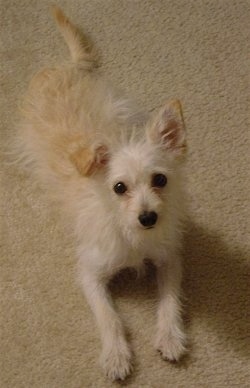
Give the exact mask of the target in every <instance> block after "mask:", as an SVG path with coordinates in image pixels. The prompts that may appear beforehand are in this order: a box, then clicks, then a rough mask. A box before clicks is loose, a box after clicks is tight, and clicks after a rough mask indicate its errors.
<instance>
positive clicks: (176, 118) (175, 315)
mask: <svg viewBox="0 0 250 388" xmlns="http://www.w3.org/2000/svg"><path fill="white" fill-rule="evenodd" d="M54 16H55V19H56V21H57V24H58V26H59V29H60V31H61V33H62V35H63V36H64V38H65V40H66V42H67V44H68V46H69V49H70V53H71V58H72V59H71V62H70V63H68V64H65V65H63V66H60V67H54V68H48V69H45V70H42V71H41V72H39V73H38V74H37V75H36V76H35V77H34V78H33V80H32V82H31V85H30V87H29V90H28V93H27V95H26V97H25V99H24V103H23V105H22V113H23V116H24V122H23V125H22V126H21V127H20V131H19V134H18V137H17V145H18V157H19V159H22V160H23V161H25V164H26V166H28V167H30V168H32V171H33V172H34V173H35V175H36V177H37V178H38V179H39V180H40V181H41V182H43V184H46V186H47V188H48V192H50V193H51V194H52V196H53V198H54V199H55V200H56V201H57V203H59V204H60V206H61V208H62V209H63V210H64V212H65V213H63V214H66V215H65V217H64V220H65V221H66V222H67V223H69V224H70V225H71V229H72V228H74V232H75V235H76V237H77V241H78V255H79V278H80V281H81V285H82V288H83V290H84V293H85V296H86V298H87V301H88V303H89V305H90V307H91V309H92V310H93V313H94V315H95V317H96V320H97V324H98V327H99V329H100V333H101V339H102V345H103V350H102V355H101V363H102V366H103V367H104V369H105V372H106V374H107V375H108V376H109V377H110V378H111V379H112V380H115V379H124V378H125V377H126V376H127V375H128V374H129V373H130V371H131V369H132V368H131V365H132V363H131V361H132V360H131V350H130V347H129V345H128V343H127V340H126V337H125V333H124V328H123V324H122V322H121V319H120V317H119V315H118V314H117V312H116V310H115V308H114V306H113V303H112V300H111V297H110V295H109V293H108V289H107V288H108V287H107V284H108V282H109V280H110V279H111V277H112V276H113V275H114V274H115V273H116V272H118V271H119V270H121V269H122V268H124V267H135V268H139V267H140V266H142V265H143V260H144V259H145V258H150V259H151V260H152V261H153V263H154V264H155V266H156V268H157V281H158V286H159V295H160V301H159V308H158V317H157V331H156V340H155V346H156V349H158V350H159V351H160V352H161V354H162V356H163V358H164V359H169V360H178V359H179V358H180V357H181V356H182V354H183V353H184V352H185V344H186V337H185V334H184V332H183V324H182V319H181V305H180V292H181V290H180V285H181V260H180V256H179V251H180V247H181V229H182V228H181V223H182V219H183V214H184V208H183V204H184V195H183V194H182V189H181V186H182V184H183V177H182V173H181V170H182V166H183V162H184V160H185V151H186V140H185V138H186V135H185V128H184V123H183V117H182V113H181V107H180V103H179V102H178V101H170V102H169V103H167V104H166V105H165V106H163V107H162V108H161V109H160V110H159V112H158V113H157V114H154V115H152V117H150V118H149V119H147V120H145V116H143V115H141V114H140V111H139V110H137V109H136V108H134V105H133V103H131V102H130V101H128V100H127V99H125V98H122V97H121V96H120V95H119V93H118V92H117V91H114V90H113V89H111V88H110V86H108V85H107V84H106V83H105V82H104V81H103V80H102V79H101V77H100V76H99V75H98V72H97V70H96V69H95V61H96V58H95V55H94V52H93V49H92V47H91V46H90V44H89V42H88V41H87V39H86V38H85V37H83V36H82V35H81V34H80V33H79V31H78V30H77V28H76V27H75V26H74V25H72V24H71V23H70V21H69V20H68V19H67V18H66V16H65V15H64V14H63V13H62V11H61V10H60V9H59V8H57V7H54Z"/></svg>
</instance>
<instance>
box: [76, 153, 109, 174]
mask: <svg viewBox="0 0 250 388" xmlns="http://www.w3.org/2000/svg"><path fill="white" fill-rule="evenodd" d="M70 160H71V162H72V163H73V164H74V165H75V167H76V169H77V171H78V172H79V174H80V175H82V176H90V175H92V174H93V173H94V172H96V171H98V170H99V169H100V168H103V167H104V166H105V165H106V164H107V162H108V160H109V154H108V149H107V147H106V146H98V147H96V148H95V149H94V150H91V149H90V148H87V147H80V148H79V149H77V150H76V151H74V152H73V153H72V154H71V155H70Z"/></svg>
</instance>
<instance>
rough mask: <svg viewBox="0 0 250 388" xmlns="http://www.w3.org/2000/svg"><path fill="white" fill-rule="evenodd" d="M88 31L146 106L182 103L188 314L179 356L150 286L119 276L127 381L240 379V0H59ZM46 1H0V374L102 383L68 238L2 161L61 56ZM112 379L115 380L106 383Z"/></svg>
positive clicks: (196, 383) (243, 61) (244, 202)
mask: <svg viewBox="0 0 250 388" xmlns="http://www.w3.org/2000/svg"><path fill="white" fill-rule="evenodd" d="M58 5H60V6H61V7H62V8H63V9H64V11H65V12H66V13H67V14H68V15H69V16H70V17H71V18H72V20H73V21H74V22H75V23H77V24H78V25H79V26H81V27H83V28H84V30H85V31H87V32H88V33H91V36H92V38H93V40H94V42H96V45H97V47H98V48H99V50H100V52H101V53H102V63H103V67H102V69H103V72H104V73H105V74H106V76H107V78H110V79H112V80H113V82H114V83H115V84H116V85H118V86H119V87H121V88H123V89H125V91H126V92H128V93H130V94H131V95H132V96H133V97H135V98H136V99H138V100H139V101H140V102H141V104H142V105H144V106H145V108H146V109H147V110H152V109H154V108H156V107H158V106H160V105H161V104H162V103H164V102H165V100H166V99H168V98H175V97H177V98H179V99H180V100H181V101H182V103H183V108H184V114H185V120H186V125H187V129H188V144H189V159H188V165H187V175H188V187H187V189H188V202H189V222H188V224H187V232H186V236H185V246H184V254H183V256H184V263H185V279H184V284H183V287H184V291H185V295H186V300H185V322H186V326H187V331H188V335H189V341H190V344H189V347H190V353H189V355H188V356H187V357H186V358H184V359H183V361H182V362H181V363H180V364H178V365H177V364H176V365H174V364H170V363H167V362H164V361H162V360H161V358H160V356H159V355H158V354H157V353H156V352H155V351H154V349H153V347H152V338H153V335H154V325H155V310H156V298H157V292H156V289H155V284H154V281H153V279H152V282H150V281H149V280H144V281H138V280H136V279H134V277H133V275H129V274H128V275H124V278H122V279H121V282H120V283H121V284H120V283H119V282H117V283H116V284H115V285H114V291H113V292H114V295H115V299H116V302H117V305H118V308H119V310H120V311H121V314H122V315H123V317H124V320H125V321H126V323H127V325H128V327H129V329H130V341H131V343H132V346H133V349H134V353H135V371H134V373H133V375H132V376H131V377H130V378H129V379H128V380H127V382H126V383H124V384H123V385H126V386H131V387H135V388H138V387H154V388H165V387H171V388H172V387H174V388H175V387H177V388H179V387H183V388H186V387H191V388H192V387H213V388H217V387H241V388H244V387H249V386H250V366H249V355H250V341H249V339H250V338H249V335H250V324H249V322H250V319H249V311H250V306H249V300H250V295H249V275H250V271H249V268H250V262H249V259H250V255H249V245H250V243H249V229H250V225H249V219H250V217H249V216H250V208H249V198H250V187H249V178H250V176H249V162H250V160H249V158H250V157H249V155H250V153H249V148H250V147H249V140H250V139H249V138H250V135H249V106H250V105H249V102H250V101H249V65H250V63H249V57H248V56H247V54H249V49H250V47H249V42H250V36H249V25H250V2H249V0H235V1H234V0H212V1H208V0H203V1H201V0H190V1H189V0H176V1H171V0H158V1H156V0H128V1H125V0H105V1H104V0H74V1H70V0H65V1H58ZM48 7H49V2H48V1H47V0H46V1H35V0H33V1H28V0H22V1H18V0H8V1H7V0H6V1H4V0H2V2H1V15H0V18H1V23H0V26H1V27H0V28H1V57H0V58H1V94H0V101H1V149H2V151H3V152H2V153H1V192H0V193H1V259H0V260H1V262H0V279H1V280H0V281H1V283H0V289H1V293H0V311H1V313H0V322H1V323H0V336H1V343H0V386H1V387H4V388H5V387H8V388H14V387H18V388H21V387H25V388H29V387H32V388H47V387H49V388H80V387H110V386H111V383H110V382H109V381H107V380H106V378H105V376H103V373H102V370H101V369H100V368H99V365H98V357H99V352H100V342H99V337H98V333H97V329H96V327H95V322H94V319H93V317H92V314H91V312H90V310H89V308H88V306H87V304H86V302H85V299H84V297H83V296H82V293H81V290H80V289H79V288H78V285H77V284H76V281H75V262H76V259H75V253H74V246H73V242H72V241H71V238H70V236H68V235H67V232H65V230H64V228H63V226H62V225H61V224H60V223H59V222H58V216H57V213H56V210H55V209H52V208H51V207H50V206H49V205H48V204H47V201H46V197H45V195H44V193H43V192H42V191H41V190H40V189H39V188H38V187H37V186H36V185H34V184H32V181H31V179H30V177H28V176H27V175H25V174H24V173H22V171H19V170H18V169H17V168H16V167H14V166H12V165H11V164H9V158H8V157H7V156H5V151H6V149H7V144H8V143H9V142H11V139H12V138H13V136H15V126H16V125H17V123H18V116H17V114H16V111H17V104H18V100H19V99H20V98H21V95H22V93H23V92H24V90H25V89H26V87H27V83H28V80H29V79H30V77H31V75H32V74H33V73H34V72H36V71H37V70H38V69H39V68H40V67H42V66H44V65H48V64H51V63H55V62H56V61H59V62H60V58H62V57H63V56H65V55H68V53H67V50H66V47H65V45H64V43H63V40H62V38H61V37H60V36H59V34H58V32H57V31H56V28H55V26H54V23H53V21H52V19H51V17H50V14H49V12H48ZM116 385H117V386H119V384H118V383H115V384H114V386H116Z"/></svg>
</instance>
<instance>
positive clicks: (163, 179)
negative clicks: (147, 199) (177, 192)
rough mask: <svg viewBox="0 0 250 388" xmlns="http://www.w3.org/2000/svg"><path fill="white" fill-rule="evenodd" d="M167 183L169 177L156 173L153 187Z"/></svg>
mask: <svg viewBox="0 0 250 388" xmlns="http://www.w3.org/2000/svg"><path fill="white" fill-rule="evenodd" d="M166 184H167V177H166V176H165V175H163V174H155V175H153V178H152V186H153V187H164V186H166Z"/></svg>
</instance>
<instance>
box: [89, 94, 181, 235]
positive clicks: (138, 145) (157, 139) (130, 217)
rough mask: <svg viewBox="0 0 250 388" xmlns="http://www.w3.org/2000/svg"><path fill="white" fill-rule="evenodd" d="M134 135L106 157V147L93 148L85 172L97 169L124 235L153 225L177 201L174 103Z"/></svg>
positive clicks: (176, 105)
mask: <svg viewBox="0 0 250 388" xmlns="http://www.w3.org/2000/svg"><path fill="white" fill-rule="evenodd" d="M139 133H140V135H141V138H138V136H137V135H135V136H132V137H131V139H130V141H129V142H127V143H126V144H122V145H121V146H120V147H118V149H116V150H115V151H113V150H112V152H111V153H110V156H109V152H108V151H109V150H108V149H107V147H105V146H102V147H99V148H97V149H96V152H95V153H94V154H93V156H92V158H90V159H89V163H88V166H87V170H86V171H87V172H89V173H92V171H94V170H98V169H102V170H103V172H104V174H105V182H107V184H108V190H110V195H108V198H109V199H110V209H111V211H112V213H114V214H115V217H116V221H117V224H118V225H119V226H120V228H121V229H122V230H123V231H124V232H125V233H126V234H127V235H128V234H129V235H133V234H138V233H139V234H140V235H141V234H142V233H144V234H145V233H146V234H147V233H151V232H150V230H151V231H152V230H157V229H159V228H160V224H161V223H162V222H164V219H165V220H166V217H167V216H168V214H169V211H170V212H171V211H172V207H173V203H174V201H175V200H177V198H175V196H176V195H177V188H178V185H179V182H178V177H177V175H178V169H179V166H180V164H182V161H183V159H184V158H183V156H184V155H185V150H186V135H185V128H184V122H183V117H182V112H181V106H180V103H179V102H178V101H172V102H170V103H168V104H166V105H165V106H164V107H163V108H162V109H161V110H160V112H158V113H157V114H156V115H155V116H154V117H153V118H152V119H151V120H150V121H149V122H148V123H147V124H146V128H144V132H139ZM91 161H92V162H91ZM104 166H105V168H104ZM177 206H178V205H177Z"/></svg>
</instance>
